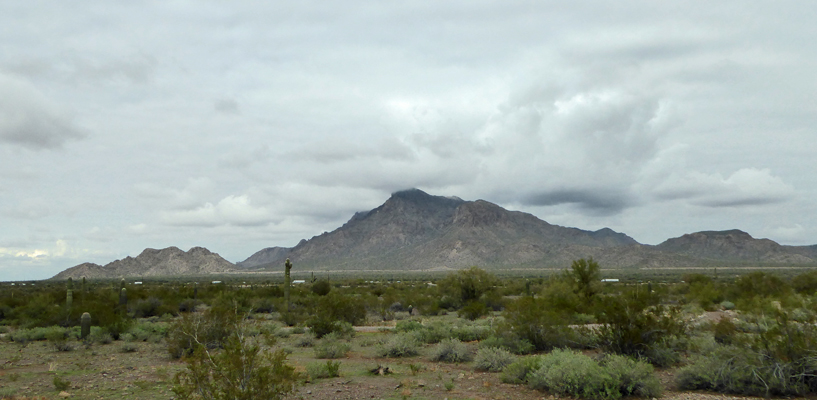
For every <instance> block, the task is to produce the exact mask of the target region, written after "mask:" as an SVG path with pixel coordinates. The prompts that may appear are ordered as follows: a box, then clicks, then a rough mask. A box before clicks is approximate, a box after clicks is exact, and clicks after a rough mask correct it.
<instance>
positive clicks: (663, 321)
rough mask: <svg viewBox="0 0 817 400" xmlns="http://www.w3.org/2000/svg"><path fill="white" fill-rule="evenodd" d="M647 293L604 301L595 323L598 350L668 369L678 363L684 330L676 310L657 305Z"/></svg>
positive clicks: (626, 294)
mask: <svg viewBox="0 0 817 400" xmlns="http://www.w3.org/2000/svg"><path fill="white" fill-rule="evenodd" d="M658 300H659V298H658V297H657V296H655V295H653V294H650V293H647V292H646V291H627V292H624V293H622V294H621V295H619V296H615V297H613V296H610V297H608V298H605V299H604V302H603V305H602V307H601V312H600V313H599V315H598V320H599V322H600V323H601V324H602V325H601V326H600V327H599V328H598V330H597V332H598V340H599V344H600V345H601V347H602V348H603V349H604V350H605V351H607V352H611V353H616V354H624V355H628V356H633V357H637V358H645V359H648V360H650V362H652V363H653V364H655V365H658V366H667V365H671V364H674V363H675V362H677V361H678V360H679V358H678V355H677V354H678V350H681V349H680V348H679V345H682V344H683V338H685V337H686V336H687V335H686V330H687V326H686V323H685V322H684V320H683V319H682V318H681V317H680V315H679V310H678V308H673V307H665V306H663V305H661V304H658Z"/></svg>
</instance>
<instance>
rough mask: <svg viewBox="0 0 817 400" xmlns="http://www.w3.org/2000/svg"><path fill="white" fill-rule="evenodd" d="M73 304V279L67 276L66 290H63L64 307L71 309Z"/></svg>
mask: <svg viewBox="0 0 817 400" xmlns="http://www.w3.org/2000/svg"><path fill="white" fill-rule="evenodd" d="M73 305H74V280H73V279H71V278H70V277H69V278H68V290H66V291H65V308H67V309H68V310H71V306H73Z"/></svg>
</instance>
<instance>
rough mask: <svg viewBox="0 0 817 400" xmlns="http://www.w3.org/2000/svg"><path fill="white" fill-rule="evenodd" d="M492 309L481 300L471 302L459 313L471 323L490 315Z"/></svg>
mask: <svg viewBox="0 0 817 400" xmlns="http://www.w3.org/2000/svg"><path fill="white" fill-rule="evenodd" d="M489 312H490V309H489V308H488V306H487V305H485V303H483V302H482V301H479V300H471V301H469V302H468V303H466V304H465V305H464V306H463V307H462V309H460V311H459V313H458V314H459V315H460V316H462V317H463V318H466V319H469V320H471V321H473V320H475V319H478V318H480V317H484V316H486V315H488V313H489Z"/></svg>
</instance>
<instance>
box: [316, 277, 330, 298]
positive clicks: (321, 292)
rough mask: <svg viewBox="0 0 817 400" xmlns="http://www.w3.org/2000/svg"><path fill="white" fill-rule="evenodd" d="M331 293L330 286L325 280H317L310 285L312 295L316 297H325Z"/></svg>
mask: <svg viewBox="0 0 817 400" xmlns="http://www.w3.org/2000/svg"><path fill="white" fill-rule="evenodd" d="M331 291H332V284H331V283H329V281H327V280H324V279H319V280H318V281H317V282H315V283H313V284H312V293H315V294H317V295H318V296H326V295H327V294H329V292H331Z"/></svg>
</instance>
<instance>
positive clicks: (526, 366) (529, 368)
mask: <svg viewBox="0 0 817 400" xmlns="http://www.w3.org/2000/svg"><path fill="white" fill-rule="evenodd" d="M540 358H541V356H529V357H522V358H520V359H517V360H516V361H514V362H513V363H511V364H509V365H508V366H506V367H505V369H504V370H503V371H502V376H501V379H502V382H505V383H513V384H516V385H521V384H524V383H527V379H528V375H530V373H531V372H533V371H534V370H536V369H537V368H539V359H540Z"/></svg>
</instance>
